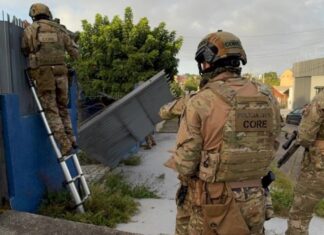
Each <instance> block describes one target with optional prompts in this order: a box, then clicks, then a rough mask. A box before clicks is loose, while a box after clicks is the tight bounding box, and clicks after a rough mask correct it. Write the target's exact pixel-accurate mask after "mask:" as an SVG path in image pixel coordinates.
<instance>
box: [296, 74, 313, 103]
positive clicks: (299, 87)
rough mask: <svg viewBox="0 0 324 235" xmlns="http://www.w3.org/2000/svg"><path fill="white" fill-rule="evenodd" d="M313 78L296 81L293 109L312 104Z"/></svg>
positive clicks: (302, 78) (301, 78) (300, 78)
mask: <svg viewBox="0 0 324 235" xmlns="http://www.w3.org/2000/svg"><path fill="white" fill-rule="evenodd" d="M310 93H311V77H299V78H296V79H295V87H294V102H293V108H298V107H302V106H303V105H304V104H307V103H309V102H310Z"/></svg>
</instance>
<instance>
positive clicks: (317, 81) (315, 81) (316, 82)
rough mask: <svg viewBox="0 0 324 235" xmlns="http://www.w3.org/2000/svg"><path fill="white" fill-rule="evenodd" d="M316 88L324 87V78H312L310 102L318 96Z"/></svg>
mask: <svg viewBox="0 0 324 235" xmlns="http://www.w3.org/2000/svg"><path fill="white" fill-rule="evenodd" d="M316 86H324V76H312V78H311V92H310V100H312V99H313V98H314V96H315V95H316V90H315V89H314V87H316Z"/></svg>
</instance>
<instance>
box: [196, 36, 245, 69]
mask: <svg viewBox="0 0 324 235" xmlns="http://www.w3.org/2000/svg"><path fill="white" fill-rule="evenodd" d="M195 60H196V61H197V62H198V68H199V72H200V73H201V74H203V73H205V72H210V70H211V69H215V68H218V67H226V66H230V67H239V66H240V62H242V64H243V65H245V64H246V62H247V59H246V54H245V51H244V49H243V47H242V44H241V41H240V39H239V38H238V37H236V36H235V35H234V34H232V33H229V32H223V31H222V30H218V31H217V32H215V33H210V34H208V35H207V36H206V37H204V38H203V39H202V41H201V42H200V43H199V45H198V48H197V52H196V56H195ZM204 62H207V63H208V64H210V66H211V67H210V69H209V70H208V71H206V70H203V68H202V64H203V63H204Z"/></svg>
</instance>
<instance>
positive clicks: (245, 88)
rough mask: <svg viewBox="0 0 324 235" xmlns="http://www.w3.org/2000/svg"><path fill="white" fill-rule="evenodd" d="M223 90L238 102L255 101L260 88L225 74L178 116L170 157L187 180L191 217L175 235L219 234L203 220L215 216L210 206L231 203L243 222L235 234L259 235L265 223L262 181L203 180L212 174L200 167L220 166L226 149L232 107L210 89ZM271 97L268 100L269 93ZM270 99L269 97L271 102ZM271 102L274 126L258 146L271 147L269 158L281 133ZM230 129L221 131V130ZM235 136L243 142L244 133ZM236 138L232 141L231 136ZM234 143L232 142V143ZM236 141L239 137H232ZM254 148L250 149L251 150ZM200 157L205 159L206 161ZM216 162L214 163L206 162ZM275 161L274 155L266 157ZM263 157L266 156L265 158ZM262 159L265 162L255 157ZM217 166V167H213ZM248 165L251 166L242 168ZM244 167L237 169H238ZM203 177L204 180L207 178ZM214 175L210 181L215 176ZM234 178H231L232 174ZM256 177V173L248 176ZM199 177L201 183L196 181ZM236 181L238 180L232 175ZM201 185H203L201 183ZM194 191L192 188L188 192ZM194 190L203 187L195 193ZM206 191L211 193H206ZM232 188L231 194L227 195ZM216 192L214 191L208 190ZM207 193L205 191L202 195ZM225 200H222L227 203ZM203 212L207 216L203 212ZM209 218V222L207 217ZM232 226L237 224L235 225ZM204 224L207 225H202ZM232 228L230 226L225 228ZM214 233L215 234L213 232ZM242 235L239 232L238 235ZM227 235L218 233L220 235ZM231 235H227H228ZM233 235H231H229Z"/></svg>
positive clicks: (274, 105) (194, 97)
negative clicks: (185, 228) (240, 99)
mask: <svg viewBox="0 0 324 235" xmlns="http://www.w3.org/2000/svg"><path fill="white" fill-rule="evenodd" d="M218 83H219V84H222V85H225V86H223V88H224V89H227V88H229V89H233V91H235V93H236V94H238V95H240V96H246V97H248V96H254V95H256V94H257V93H258V88H257V87H256V86H255V85H254V84H252V83H251V82H249V81H247V80H245V79H242V78H240V77H239V76H238V75H237V74H235V73H231V72H224V73H221V74H219V75H218V76H216V77H215V78H213V79H211V80H210V81H209V82H208V83H207V85H206V86H207V87H206V89H202V90H201V91H200V92H198V93H197V95H195V96H193V97H192V98H191V99H190V100H189V101H188V103H187V105H186V110H185V112H184V114H183V115H182V119H181V122H180V128H179V132H178V135H177V149H176V152H175V155H174V159H175V161H176V169H177V171H178V173H179V174H180V176H181V177H186V178H190V181H189V200H191V202H190V204H191V207H192V211H191V214H190V218H189V225H188V227H189V228H188V231H187V232H184V233H179V234H218V233H217V232H218V228H217V227H213V226H214V225H215V226H216V224H215V223H209V222H208V221H207V220H206V216H207V214H206V213H213V212H214V211H217V210H214V209H213V210H211V211H212V212H211V211H209V212H207V211H208V205H214V204H215V203H216V204H217V203H218V202H219V201H222V200H223V199H224V200H225V201H226V200H227V198H235V202H236V204H237V206H238V208H239V214H240V215H238V214H236V217H235V218H237V216H240V217H241V220H242V217H243V222H242V224H243V225H242V226H241V228H239V227H238V229H241V230H236V231H235V232H236V233H235V234H263V223H264V219H265V197H264V190H263V189H262V187H261V185H260V178H256V180H252V181H251V180H250V181H244V179H242V180H243V182H238V183H237V182H225V183H226V184H224V183H223V182H214V183H209V182H208V181H209V179H208V178H207V175H208V174H209V173H211V172H208V171H210V170H211V168H208V166H207V168H206V169H205V168H204V165H205V164H206V165H212V164H218V163H219V155H218V152H219V151H220V149H221V146H222V145H223V143H224V141H223V140H224V138H228V137H226V136H224V133H223V131H224V125H225V123H226V121H227V119H228V115H229V112H230V107H229V106H228V104H227V103H226V102H224V100H222V99H221V98H220V96H219V95H217V94H215V93H214V92H213V91H212V89H210V87H211V86H215V85H216V86H218V85H217V84H218ZM269 96H270V97H272V96H271V94H270V93H269ZM272 98H273V97H272ZM271 102H273V104H272V108H271V110H270V112H271V113H272V114H273V120H275V124H274V125H273V126H272V127H273V130H271V133H267V135H270V137H269V140H272V141H270V142H269V141H266V143H265V142H264V143H262V139H263V138H268V137H262V136H260V145H261V143H262V144H264V145H265V146H267V145H269V152H270V153H271V152H272V151H273V150H274V149H273V148H274V147H273V146H272V145H273V144H274V140H275V138H276V137H277V136H278V134H279V133H280V126H279V125H280V120H279V118H280V117H279V109H278V107H277V104H276V102H275V100H274V99H273V100H271ZM226 128H228V127H225V129H226ZM239 135H241V136H244V135H245V134H244V133H242V132H241V133H240V134H239ZM233 137H234V136H233ZM231 138H232V137H231ZM235 138H240V137H238V136H237V137H235ZM254 138H255V137H254ZM252 147H253V146H252ZM204 153H206V154H207V155H208V157H207V158H206V159H205V158H204ZM211 155H214V156H216V157H215V158H212V157H210V156H211ZM270 155H273V154H270ZM264 157H265V156H264ZM268 157H269V159H268V160H267V162H270V161H271V159H273V156H268ZM258 158H259V159H262V158H263V156H262V155H260V156H259V157H258ZM217 161H218V162H217ZM244 164H249V163H244ZM244 164H243V163H240V165H241V166H239V165H238V167H240V168H242V167H243V166H244ZM267 167H269V164H268V163H267V164H266V166H265V168H263V167H262V171H264V172H266V168H267ZM205 173H206V175H205ZM214 174H215V172H214V173H212V174H209V175H214ZM233 174H235V173H234V172H233ZM252 174H254V172H252ZM197 176H199V178H198V177H197ZM234 176H236V177H239V176H237V174H235V175H234ZM202 179H204V180H202ZM191 185H193V186H191ZM195 185H201V186H199V187H197V186H195ZM209 187H211V188H210V189H209ZM228 187H230V189H228ZM212 188H214V189H212ZM224 188H227V193H226V194H224ZM206 189H207V190H206ZM223 195H226V197H225V196H224V198H223ZM204 210H205V212H203V211H204ZM207 217H208V216H207ZM233 222H234V221H227V222H226V223H233ZM234 223H235V222H234ZM206 224H207V225H206ZM226 226H227V227H230V226H229V225H226ZM216 231H217V232H216ZM240 231H241V232H240ZM222 234H225V233H220V235H222ZM227 234H229V235H230V233H227ZM233 235H234V234H233Z"/></svg>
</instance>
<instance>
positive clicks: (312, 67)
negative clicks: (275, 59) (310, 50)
mask: <svg viewBox="0 0 324 235" xmlns="http://www.w3.org/2000/svg"><path fill="white" fill-rule="evenodd" d="M293 74H294V77H295V86H294V98H293V105H292V107H293V108H298V107H301V106H303V105H304V104H307V103H309V102H310V101H311V100H312V98H313V97H314V96H315V93H316V91H315V89H314V87H315V86H323V84H324V58H319V59H314V60H307V61H301V62H298V63H295V64H294V65H293Z"/></svg>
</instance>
